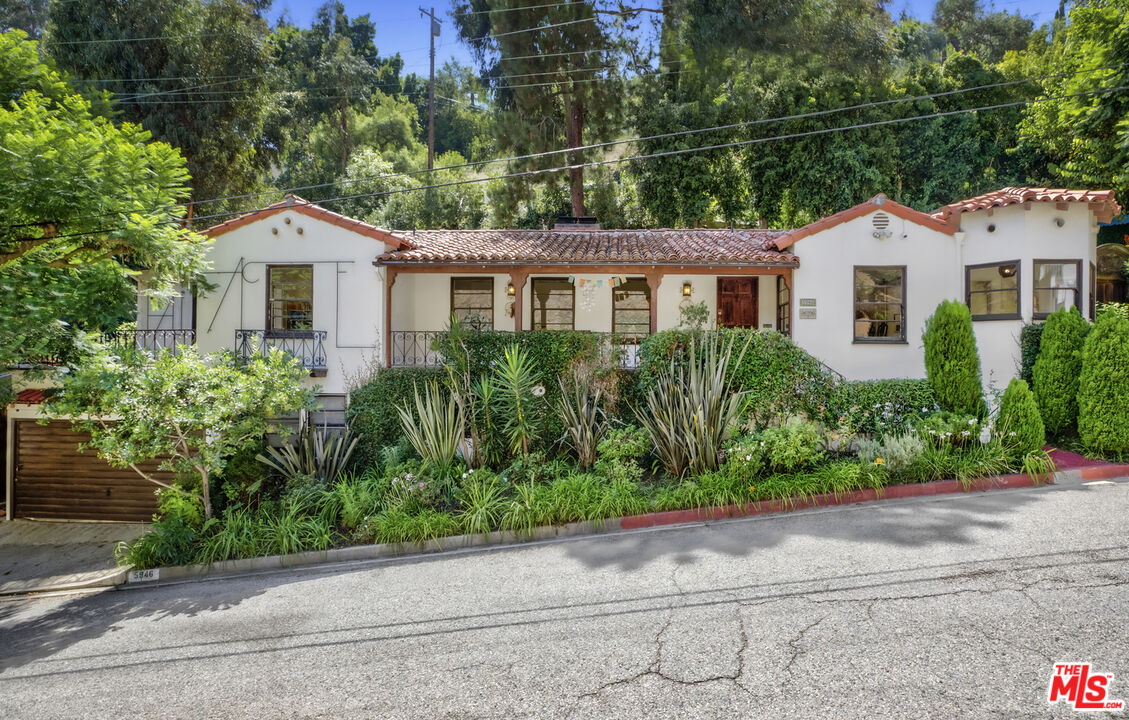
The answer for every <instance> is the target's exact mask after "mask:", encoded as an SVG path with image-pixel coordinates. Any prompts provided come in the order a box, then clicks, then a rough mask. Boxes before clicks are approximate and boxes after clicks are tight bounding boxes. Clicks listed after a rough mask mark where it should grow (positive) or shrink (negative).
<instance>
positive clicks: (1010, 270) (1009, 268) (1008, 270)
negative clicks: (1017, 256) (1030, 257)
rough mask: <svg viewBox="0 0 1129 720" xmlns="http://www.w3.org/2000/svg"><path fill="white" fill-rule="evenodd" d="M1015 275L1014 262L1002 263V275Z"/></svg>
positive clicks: (1007, 276) (1006, 276)
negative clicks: (1009, 263)
mask: <svg viewBox="0 0 1129 720" xmlns="http://www.w3.org/2000/svg"><path fill="white" fill-rule="evenodd" d="M1014 276H1015V264H1014V263H1013V264H1011V265H1000V277H1005V278H1009V277H1014Z"/></svg>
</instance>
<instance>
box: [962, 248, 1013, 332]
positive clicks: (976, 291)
mask: <svg viewBox="0 0 1129 720" xmlns="http://www.w3.org/2000/svg"><path fill="white" fill-rule="evenodd" d="M964 284H965V291H966V293H967V297H966V298H965V302H966V303H967V304H968V309H969V310H970V311H971V312H972V319H973V320H1015V319H1018V318H1019V317H1020V315H1019V261H1018V260H1010V261H1008V262H1004V263H990V264H988V265H968V266H966V267H965V268H964Z"/></svg>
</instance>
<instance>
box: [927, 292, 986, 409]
mask: <svg viewBox="0 0 1129 720" xmlns="http://www.w3.org/2000/svg"><path fill="white" fill-rule="evenodd" d="M921 339H922V341H923V342H924V343H925V374H926V377H928V379H929V384H930V385H931V386H932V388H933V394H934V395H936V397H937V402H938V403H939V404H940V405H941V407H942V408H943V409H945V410H951V411H954V412H962V413H969V414H972V415H977V416H979V417H983V416H984V414H985V412H986V406H985V404H984V389H983V387H982V386H981V382H980V355H979V354H978V353H977V350H976V336H975V335H974V334H973V332H972V315H971V314H970V313H969V312H968V307H967V306H965V305H964V303H960V302H957V301H955V300H945V301H944V302H942V303H941V304H940V305H938V306H937V310H936V311H934V313H933V315H931V316H930V317H929V319H928V320H927V321H926V324H925V332H924V334H923V335H922V338H921Z"/></svg>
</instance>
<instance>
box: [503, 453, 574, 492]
mask: <svg viewBox="0 0 1129 720" xmlns="http://www.w3.org/2000/svg"><path fill="white" fill-rule="evenodd" d="M572 470H573V467H572V466H571V465H569V464H568V463H567V462H566V461H565V460H564V459H562V458H559V457H555V458H553V459H552V460H550V459H549V458H548V456H547V455H546V454H545V452H544V451H542V450H536V451H534V452H531V453H529V455H527V456H526V457H518V458H516V459H515V460H514V461H513V462H512V463H510V466H509V467H507V468H506V469H505V470H503V471H502V473H501V475H502V478H503V479H504V480H505V481H506V482H510V483H523V482H528V483H534V484H548V483H551V482H553V481H555V480H559V479H560V478H563V477H565V476H567V475H568V474H569V473H571V472H572Z"/></svg>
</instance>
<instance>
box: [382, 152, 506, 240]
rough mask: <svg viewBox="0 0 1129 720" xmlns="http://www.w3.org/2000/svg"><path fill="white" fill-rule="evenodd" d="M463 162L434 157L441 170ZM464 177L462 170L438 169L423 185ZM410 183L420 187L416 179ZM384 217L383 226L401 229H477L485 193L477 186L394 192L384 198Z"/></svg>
mask: <svg viewBox="0 0 1129 720" xmlns="http://www.w3.org/2000/svg"><path fill="white" fill-rule="evenodd" d="M464 162H465V161H464V160H463V158H462V156H461V155H459V154H458V153H456V152H449V153H445V154H443V155H440V156H439V157H437V158H436V163H435V164H436V167H442V166H444V165H461V164H463V163H464ZM467 177H468V176H467V174H466V172H465V171H463V170H437V171H436V172H434V173H431V174H429V175H427V176H425V177H424V180H423V181H422V184H424V185H439V184H443V183H448V182H459V181H461V180H466V179H467ZM411 184H412V185H416V186H420V185H421V183H420V181H418V180H417V181H412V183H411ZM383 218H384V222H383V224H384V225H385V226H386V227H390V228H394V229H400V230H408V229H427V228H435V229H439V228H443V229H450V230H457V229H461V228H477V227H481V226H482V222H483V220H484V219H485V218H486V207H485V194H484V193H483V190H482V186H481V185H479V184H478V183H465V184H461V185H450V186H448V187H439V188H429V189H426V190H415V191H412V192H402V193H397V194H395V195H391V196H388V197H387V203H386V204H385V206H384V211H383Z"/></svg>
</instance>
